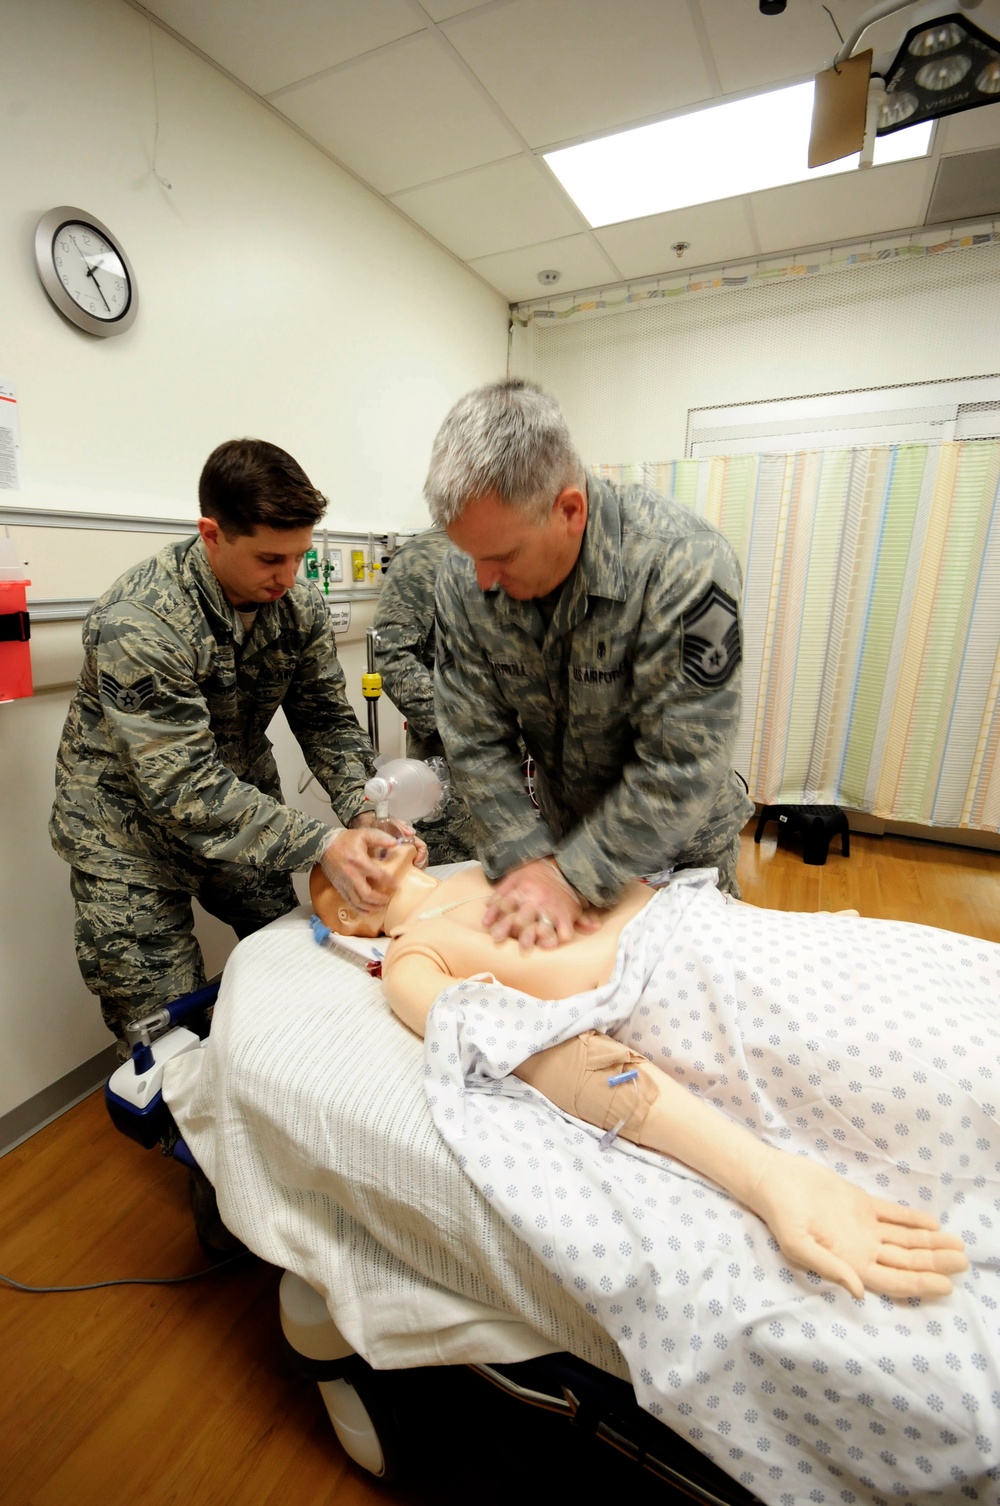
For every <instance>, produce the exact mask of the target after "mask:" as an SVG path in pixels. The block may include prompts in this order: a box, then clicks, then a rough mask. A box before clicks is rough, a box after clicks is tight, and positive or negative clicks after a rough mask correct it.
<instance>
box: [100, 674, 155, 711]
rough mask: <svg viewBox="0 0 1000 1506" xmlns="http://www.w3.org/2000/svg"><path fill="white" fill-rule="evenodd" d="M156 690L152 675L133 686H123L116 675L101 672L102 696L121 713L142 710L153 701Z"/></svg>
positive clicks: (143, 676)
mask: <svg viewBox="0 0 1000 1506" xmlns="http://www.w3.org/2000/svg"><path fill="white" fill-rule="evenodd" d="M155 689H156V687H155V685H154V683H153V676H152V675H142V676H141V678H140V679H138V680H134V681H133V682H132V684H131V685H123V684H122V682H121V681H120V680H116V679H115V677H114V675H109V674H108V672H107V670H102V671H101V695H102V696H103V697H104V699H105V700H107V701H110V702H111V704H112V706H116V707H117V708H118V710H119V711H139V710H141V708H142V707H143V706H144V705H145V703H146V702H147V701H148V700H151V699H152V696H153V692H154V690H155Z"/></svg>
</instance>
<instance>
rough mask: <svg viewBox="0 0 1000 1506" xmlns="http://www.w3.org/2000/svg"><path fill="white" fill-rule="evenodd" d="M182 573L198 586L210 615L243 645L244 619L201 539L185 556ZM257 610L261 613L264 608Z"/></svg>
mask: <svg viewBox="0 0 1000 1506" xmlns="http://www.w3.org/2000/svg"><path fill="white" fill-rule="evenodd" d="M182 571H183V573H184V574H185V575H187V576H188V577H189V578H190V579H191V580H192V581H193V582H194V584H195V586H197V588H198V591H199V592H200V594H201V596H202V598H203V600H204V602H205V605H206V606H207V607H208V610H209V612H210V614H211V615H212V616H213V617H215V618H217V619H218V621H219V622H221V623H223V624H224V626H225V627H226V628H227V629H228V630H229V632H230V634H231V635H232V637H233V638H234V640H235V641H236V643H237V644H241V643H242V642H243V640H244V639H245V638H246V636H247V633H246V630H245V628H244V626H243V621H242V618H241V617H240V614H239V613H238V612H237V610H236V608H235V607H234V606H233V605H232V603H231V602H230V601H229V599H228V598H227V596H226V593H225V592H224V591H223V589H222V586H221V585H220V583H219V578H218V576H217V575H216V573H215V571H214V570H213V569H212V567H211V565H210V564H209V562H208V554H207V553H206V551H205V546H204V544H203V543H202V541H201V539H200V538H196V539H194V540H192V543H191V547H190V548H189V549H188V551H187V554H186V555H185V556H184V564H183V567H182ZM257 610H258V613H260V612H261V611H263V607H258V609H257Z"/></svg>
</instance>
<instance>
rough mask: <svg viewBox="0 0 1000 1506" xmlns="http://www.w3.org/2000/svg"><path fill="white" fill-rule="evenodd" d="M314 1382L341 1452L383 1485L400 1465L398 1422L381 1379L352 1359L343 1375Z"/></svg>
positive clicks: (358, 1359)
mask: <svg viewBox="0 0 1000 1506" xmlns="http://www.w3.org/2000/svg"><path fill="white" fill-rule="evenodd" d="M366 1372H367V1373H366ZM317 1384H318V1386H319V1392H320V1395H321V1396H322V1398H323V1404H324V1406H325V1407H326V1410H327V1412H328V1413H329V1416H330V1421H331V1422H332V1424H333V1431H334V1432H335V1433H336V1435H337V1439H338V1441H339V1443H340V1446H341V1448H342V1449H343V1450H344V1453H345V1454H347V1455H348V1457H349V1458H351V1459H353V1460H354V1462H355V1464H359V1465H360V1466H361V1468H362V1469H365V1470H367V1471H368V1473H369V1474H370V1475H373V1476H374V1477H375V1479H377V1480H381V1481H382V1482H383V1484H388V1483H390V1482H391V1481H393V1480H395V1479H396V1478H397V1477H398V1475H399V1466H400V1443H399V1425H398V1423H397V1422H396V1418H395V1415H394V1412H393V1407H392V1403H391V1401H390V1399H389V1396H388V1387H387V1386H386V1384H385V1382H384V1381H382V1380H380V1379H379V1378H378V1377H377V1375H376V1373H375V1372H374V1371H373V1370H372V1369H371V1367H370V1366H369V1365H366V1364H365V1362H364V1360H362V1359H360V1358H356V1359H354V1360H352V1361H351V1362H350V1364H349V1367H348V1370H347V1374H346V1375H342V1376H339V1377H338V1378H337V1379H336V1380H324V1381H318V1382H317Z"/></svg>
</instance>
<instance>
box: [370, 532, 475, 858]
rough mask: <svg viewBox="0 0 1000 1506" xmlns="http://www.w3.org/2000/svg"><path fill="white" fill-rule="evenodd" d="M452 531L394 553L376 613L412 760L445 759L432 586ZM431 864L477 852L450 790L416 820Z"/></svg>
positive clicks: (379, 657)
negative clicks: (440, 807) (433, 811)
mask: <svg viewBox="0 0 1000 1506" xmlns="http://www.w3.org/2000/svg"><path fill="white" fill-rule="evenodd" d="M450 549H451V544H450V542H449V539H448V535H447V534H446V533H444V532H443V530H442V529H439V528H431V529H428V530H427V532H426V533H421V534H418V535H417V537H416V538H413V539H409V540H408V541H407V542H406V543H405V544H403V546H402V547H401V548H400V549H399V550H398V551H397V552H396V554H395V555H394V556H393V560H392V566H391V568H390V570H389V571H388V572H387V574H386V577H385V581H384V583H383V586H382V590H381V593H380V595H379V601H378V606H377V608H376V611H375V628H376V630H377V632H378V635H379V638H378V644H377V647H376V651H375V653H376V661H377V664H378V669H379V673H380V674H381V676H382V684H383V687H384V689H385V692H386V694H387V695H388V697H389V699H390V700H391V701H392V702H393V704H394V705H395V706H397V707H398V708H399V710H400V711H401V712H402V714H403V716H405V718H406V723H407V725H406V751H407V754H408V755H409V757H410V758H420V759H428V758H443V757H444V745H443V743H442V742H441V738H440V735H439V733H438V730H437V723H436V721H435V716H434V588H435V583H436V581H437V576H438V571H439V569H440V567H441V561H442V560H443V559H444V557H445V555H446V554H447V553H448V551H449V550H450ZM417 829H418V830H419V832H420V835H421V836H422V837H423V839H424V841H425V842H426V843H427V852H428V856H429V859H430V861H431V863H460V862H462V861H463V860H465V859H467V858H474V857H475V855H476V849H475V841H474V838H473V831H472V820H471V818H470V816H469V812H468V808H467V807H466V805H465V802H464V801H463V800H462V799H461V797H460V796H458V795H456V794H454V793H453V794H452V796H451V798H450V799H449V801H448V804H447V806H446V807H445V810H444V813H443V815H441V816H439V817H437V818H435V819H434V820H430V821H418V822H417Z"/></svg>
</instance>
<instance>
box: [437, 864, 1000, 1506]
mask: <svg viewBox="0 0 1000 1506" xmlns="http://www.w3.org/2000/svg"><path fill="white" fill-rule="evenodd" d="M712 879H713V874H712V873H711V872H710V871H695V872H690V873H684V874H682V875H679V876H678V877H677V878H675V879H674V880H673V881H672V882H671V883H670V884H669V885H668V886H667V887H666V888H665V889H663V890H662V891H661V892H660V893H659V894H657V895H656V896H655V898H654V899H653V901H652V902H651V903H650V905H648V906H647V907H646V909H645V910H644V911H642V912H641V914H640V915H638V916H636V917H635V918H634V919H633V920H632V921H631V922H630V923H629V925H628V927H627V928H626V930H625V932H624V933H623V936H622V941H621V945H620V947H619V953H618V960H617V964H616V969H615V974H614V976H613V977H612V979H611V982H610V983H609V984H607V985H605V986H603V987H602V988H600V989H597V990H595V991H593V992H590V993H586V994H580V995H577V996H576V998H574V999H569V1000H559V1001H539V1000H536V999H533V998H530V997H528V996H525V995H523V994H519V993H517V992H516V991H514V990H511V989H508V988H504V987H502V986H500V985H497V984H492V983H482V982H476V981H470V982H467V983H463V984H461V985H457V986H455V987H453V988H451V989H449V990H448V991H447V992H446V993H445V994H443V995H442V996H441V998H440V999H439V1000H438V1002H437V1003H436V1004H435V1006H434V1009H433V1011H432V1014H431V1017H430V1019H429V1021H428V1027H427V1034H426V1041H425V1069H424V1070H425V1078H426V1086H427V1093H428V1100H429V1103H430V1106H431V1112H432V1113H433V1115H434V1118H435V1122H436V1123H437V1125H438V1128H439V1129H440V1131H441V1133H442V1134H443V1135H444V1137H445V1139H446V1140H448V1141H449V1143H450V1144H451V1145H452V1147H453V1149H454V1151H455V1153H456V1155H457V1156H458V1157H459V1158H460V1160H461V1163H462V1165H463V1167H464V1169H465V1171H466V1173H467V1174H468V1176H469V1177H471V1178H472V1180H473V1181H474V1182H475V1183H476V1184H477V1185H478V1186H479V1188H480V1190H481V1192H482V1193H483V1195H484V1196H485V1197H486V1198H487V1199H489V1200H490V1202H491V1203H493V1204H494V1206H495V1207H497V1208H498V1209H499V1210H500V1211H501V1212H502V1213H503V1215H504V1216H505V1218H506V1219H507V1220H508V1221H509V1222H510V1224H511V1225H512V1226H513V1227H514V1228H515V1229H516V1230H517V1231H518V1232H519V1234H520V1236H521V1238H523V1239H524V1240H526V1241H527V1242H528V1243H529V1244H530V1245H531V1246H532V1248H533V1249H534V1250H535V1251H536V1252H537V1253H538V1254H539V1255H540V1257H541V1258H542V1259H543V1260H544V1262H545V1263H546V1265H547V1266H548V1268H549V1270H550V1271H551V1272H552V1274H553V1275H554V1277H555V1279H556V1280H557V1281H559V1282H560V1283H563V1284H565V1286H566V1287H567V1288H568V1289H570V1290H571V1291H572V1292H573V1293H574V1295H575V1296H576V1298H577V1300H578V1301H579V1302H580V1303H581V1304H582V1305H583V1306H584V1307H585V1308H586V1309H587V1311H589V1312H590V1313H592V1314H593V1315H594V1316H595V1317H597V1318H598V1319H599V1320H600V1322H601V1323H602V1324H603V1325H604V1326H605V1328H606V1329H607V1330H608V1331H609V1333H610V1334H611V1335H612V1336H613V1337H614V1338H615V1340H616V1341H617V1343H618V1344H619V1346H620V1348H621V1350H622V1353H623V1354H624V1356H625V1358H626V1361H627V1363H628V1365H629V1369H630V1373H631V1376H632V1381H633V1384H634V1386H635V1390H636V1394H637V1397H638V1399H639V1401H640V1403H641V1404H642V1405H643V1406H644V1407H645V1408H647V1409H648V1410H649V1411H650V1412H652V1413H653V1414H654V1415H656V1416H657V1417H659V1418H661V1419H662V1420H663V1421H664V1422H666V1423H667V1424H668V1425H669V1426H670V1427H672V1428H673V1429H674V1430H675V1431H677V1432H678V1433H680V1434H681V1435H682V1436H684V1437H686V1438H688V1439H689V1440H690V1441H692V1442H693V1443H694V1444H696V1445H697V1446H698V1447H699V1448H700V1449H701V1450H702V1451H703V1452H704V1453H705V1454H707V1455H708V1456H709V1457H710V1458H712V1459H713V1460H714V1461H715V1462H716V1463H717V1464H718V1465H720V1466H721V1467H722V1468H723V1469H725V1470H727V1471H728V1472H729V1473H730V1474H731V1475H732V1476H734V1477H735V1478H736V1479H737V1480H739V1481H740V1482H741V1483H742V1484H743V1485H744V1486H745V1487H746V1488H748V1489H749V1490H751V1491H752V1492H754V1493H755V1494H756V1495H757V1496H759V1497H760V1499H761V1500H763V1501H765V1502H767V1503H768V1506H797V1503H799V1502H817V1503H835V1502H836V1503H847V1506H851V1503H854V1502H860V1503H866V1506H868V1503H882V1502H885V1503H889V1502H894V1503H896V1502H898V1503H906V1502H912V1503H917V1502H919V1503H924V1502H930V1501H942V1502H960V1501H963V1500H970V1501H980V1502H990V1503H998V1502H1000V1467H998V1466H1000V1425H998V1414H1000V1125H998V1117H1000V946H997V945H995V944H993V943H990V942H984V941H978V940H976V939H974V938H969V937H965V936H959V935H954V934H952V933H951V932H944V931H937V930H932V929H930V928H928V927H923V926H918V925H909V924H904V923H901V922H890V921H878V920H864V919H856V918H853V917H849V916H837V915H797V914H785V913H782V912H778V911H770V910H759V909H756V908H753V907H750V906H742V905H738V904H734V903H732V902H730V901H727V900H726V899H725V898H724V897H723V896H722V895H721V894H720V893H719V892H718V890H717V889H716V888H715V886H714V883H713V882H712ZM586 1029H596V1030H603V1031H606V1032H607V1033H609V1034H611V1035H614V1036H616V1037H617V1038H618V1039H619V1040H621V1041H623V1042H625V1043H627V1044H628V1045H629V1046H631V1047H633V1048H634V1049H636V1050H638V1051H640V1052H642V1053H643V1054H644V1055H645V1056H647V1057H648V1058H649V1059H650V1060H652V1061H653V1062H655V1063H656V1064H657V1065H658V1066H660V1067H662V1068H663V1070H664V1071H666V1072H668V1073H670V1074H672V1075H673V1076H674V1077H676V1078H677V1079H678V1080H679V1081H680V1082H681V1083H683V1084H685V1085H686V1086H687V1087H688V1088H689V1089H690V1091H691V1092H693V1093H697V1094H699V1095H701V1096H702V1097H704V1098H705V1099H707V1100H708V1101H710V1102H711V1103H713V1104H715V1105H716V1106H717V1108H718V1109H719V1111H720V1112H722V1113H725V1114H728V1115H730V1116H731V1117H732V1118H733V1119H735V1120H738V1121H739V1122H740V1123H741V1124H745V1125H747V1126H748V1127H749V1128H750V1129H752V1130H753V1131H755V1132H756V1133H757V1134H759V1135H761V1136H763V1137H764V1138H765V1139H766V1140H768V1141H769V1142H770V1143H772V1144H773V1145H775V1146H779V1147H782V1148H784V1149H785V1150H788V1151H791V1152H792V1153H798V1154H805V1155H809V1156H812V1157H813V1158H814V1159H816V1160H818V1161H821V1162H823V1163H825V1164H826V1165H827V1166H830V1167H832V1168H833V1169H834V1170H836V1171H837V1172H839V1173H841V1174H842V1175H844V1176H847V1177H849V1178H850V1179H851V1180H852V1181H854V1182H855V1183H857V1184H858V1185H859V1186H861V1187H864V1188H866V1189H867V1190H868V1191H870V1192H872V1193H873V1194H875V1195H877V1196H880V1197H885V1198H890V1199H893V1200H895V1201H898V1202H902V1203H908V1204H911V1205H916V1206H920V1207H925V1208H927V1209H929V1210H930V1211H931V1212H932V1213H933V1214H935V1216H936V1217H938V1218H939V1219H940V1221H941V1224H942V1226H943V1227H945V1228H947V1229H949V1230H952V1231H953V1232H956V1233H958V1234H960V1235H961V1236H962V1238H963V1239H964V1241H965V1244H966V1247H967V1252H968V1255H969V1258H970V1261H971V1266H970V1269H969V1270H968V1271H966V1272H965V1273H963V1274H962V1275H960V1276H958V1277H957V1278H955V1289H954V1291H953V1293H952V1294H951V1295H950V1296H948V1297H943V1298H936V1299H925V1300H922V1301H921V1300H918V1299H915V1298H914V1299H910V1300H906V1301H892V1300H890V1299H888V1298H885V1297H879V1296H875V1295H871V1294H867V1295H866V1297H865V1299H864V1301H863V1302H857V1301H855V1300H854V1299H853V1298H852V1297H851V1296H850V1295H849V1294H848V1293H847V1292H846V1291H845V1290H843V1289H842V1288H841V1287H839V1286H836V1285H834V1284H832V1283H830V1282H827V1281H822V1280H820V1279H819V1278H818V1277H817V1276H816V1275H815V1274H814V1273H808V1272H805V1271H801V1270H798V1269H793V1268H792V1267H790V1266H789V1265H788V1264H787V1262H786V1261H785V1259H784V1257H783V1256H782V1254H781V1251H780V1249H779V1247H778V1245H777V1243H776V1241H775V1240H774V1239H773V1238H772V1237H771V1235H770V1233H769V1231H768V1230H767V1228H766V1227H765V1226H764V1224H762V1223H761V1222H760V1221H759V1220H758V1219H757V1218H756V1216H755V1215H754V1214H752V1213H750V1212H749V1211H747V1210H746V1209H744V1208H742V1207H740V1206H739V1205H738V1204H737V1203H735V1202H734V1201H733V1200H732V1199H731V1198H729V1197H728V1196H727V1195H726V1194H724V1193H723V1192H722V1191H720V1190H719V1189H718V1188H717V1187H715V1186H714V1184H712V1183H711V1182H708V1181H706V1180H704V1179H703V1178H701V1177H699V1176H698V1175H697V1174H695V1173H694V1172H692V1171H691V1170H689V1169H688V1168H687V1167H685V1166H683V1165H681V1164H680V1163H678V1162H674V1161H671V1160H668V1159H667V1158H663V1157H659V1156H656V1155H654V1154H653V1153H650V1152H646V1151H643V1150H640V1149H638V1148H636V1147H634V1146H630V1145H628V1144H625V1143H623V1142H621V1141H617V1142H615V1144H614V1145H613V1146H611V1148H610V1149H602V1148H601V1146H600V1144H599V1141H600V1133H599V1132H598V1131H596V1130H594V1129H592V1128H591V1127H590V1126H587V1125H583V1124H581V1123H580V1122H579V1121H577V1120H575V1119H573V1118H571V1117H569V1116H567V1115H564V1114H561V1113H560V1112H559V1111H557V1110H556V1109H554V1108H553V1107H552V1106H551V1105H550V1104H548V1103H547V1101H546V1100H545V1099H543V1098H542V1097H541V1096H540V1095H539V1094H537V1093H535V1092H534V1091H533V1090H532V1089H531V1088H529V1087H528V1086H527V1085H526V1084H524V1083H522V1082H521V1081H520V1080H519V1079H518V1078H516V1077H512V1076H509V1075H508V1074H509V1073H511V1072H512V1070H513V1068H514V1067H515V1066H516V1065H517V1064H518V1063H519V1062H521V1061H523V1060H524V1059H525V1058H526V1057H527V1056H529V1055H530V1054H532V1053H533V1052H535V1051H538V1050H539V1049H541V1048H542V1047H544V1046H548V1045H553V1044H555V1043H557V1042H558V1041H561V1040H565V1039H568V1038H570V1037H572V1036H573V1035H576V1034H578V1033H579V1032H580V1031H581V1030H586Z"/></svg>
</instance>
